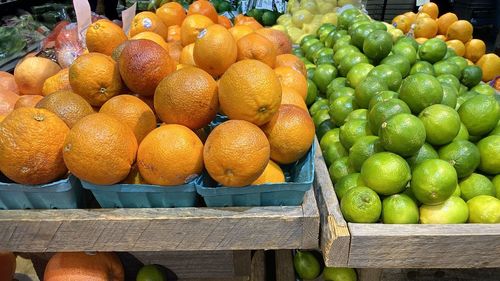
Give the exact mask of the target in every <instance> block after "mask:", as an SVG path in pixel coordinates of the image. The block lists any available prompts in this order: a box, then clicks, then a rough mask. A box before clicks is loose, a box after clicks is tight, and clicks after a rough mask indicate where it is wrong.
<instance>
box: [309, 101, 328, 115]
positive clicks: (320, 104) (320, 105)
mask: <svg viewBox="0 0 500 281" xmlns="http://www.w3.org/2000/svg"><path fill="white" fill-rule="evenodd" d="M321 109H328V100H327V99H318V100H316V101H315V102H314V103H313V104H312V105H311V107H310V108H309V114H311V116H314V115H316V113H318V111H320V110H321Z"/></svg>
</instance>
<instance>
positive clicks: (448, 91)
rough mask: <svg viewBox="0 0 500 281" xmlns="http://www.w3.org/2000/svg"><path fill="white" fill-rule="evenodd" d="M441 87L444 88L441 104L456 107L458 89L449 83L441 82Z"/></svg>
mask: <svg viewBox="0 0 500 281" xmlns="http://www.w3.org/2000/svg"><path fill="white" fill-rule="evenodd" d="M441 87H442V88H443V99H442V100H441V104H443V105H446V106H449V107H451V108H453V109H455V107H456V106H457V96H458V93H457V90H455V88H453V87H452V86H450V85H447V84H441Z"/></svg>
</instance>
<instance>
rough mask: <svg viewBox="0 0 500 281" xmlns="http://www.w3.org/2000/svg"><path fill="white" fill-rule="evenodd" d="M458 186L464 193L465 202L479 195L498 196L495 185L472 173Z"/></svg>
mask: <svg viewBox="0 0 500 281" xmlns="http://www.w3.org/2000/svg"><path fill="white" fill-rule="evenodd" d="M458 185H459V186H460V191H461V192H462V198H463V199H464V200H465V201H468V200H470V199H472V198H474V197H476V196H479V195H490V196H495V195H496V190H495V186H494V185H493V183H492V182H491V181H490V180H489V179H488V178H487V177H485V176H483V175H481V174H476V173H472V174H471V175H469V176H468V177H466V178H464V179H462V180H461V181H460V182H459V183H458Z"/></svg>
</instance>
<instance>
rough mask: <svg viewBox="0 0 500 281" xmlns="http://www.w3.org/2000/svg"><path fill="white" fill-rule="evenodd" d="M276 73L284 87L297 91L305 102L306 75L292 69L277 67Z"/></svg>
mask: <svg viewBox="0 0 500 281" xmlns="http://www.w3.org/2000/svg"><path fill="white" fill-rule="evenodd" d="M274 72H275V73H276V75H277V76H278V78H279V80H280V83H281V86H282V87H289V88H292V89H295V90H296V91H297V92H298V93H299V94H300V95H301V96H302V98H304V100H305V99H306V97H307V80H306V78H305V77H304V75H302V74H300V73H298V72H297V71H295V70H294V69H293V68H290V67H284V66H280V67H276V68H275V69H274Z"/></svg>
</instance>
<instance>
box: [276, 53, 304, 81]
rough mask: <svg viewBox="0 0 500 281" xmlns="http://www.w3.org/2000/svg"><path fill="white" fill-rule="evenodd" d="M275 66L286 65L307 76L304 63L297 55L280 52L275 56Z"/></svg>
mask: <svg viewBox="0 0 500 281" xmlns="http://www.w3.org/2000/svg"><path fill="white" fill-rule="evenodd" d="M274 66H275V67H280V66H286V67H290V68H292V69H295V70H297V71H298V72H300V74H302V75H304V77H305V76H307V70H306V65H305V64H304V62H303V61H302V60H301V59H299V58H298V57H297V56H295V55H292V54H282V55H278V56H276V62H275V64H274Z"/></svg>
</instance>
